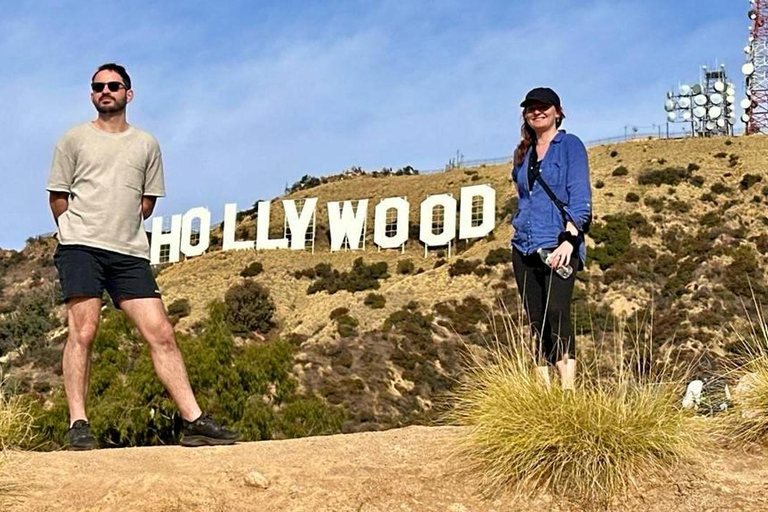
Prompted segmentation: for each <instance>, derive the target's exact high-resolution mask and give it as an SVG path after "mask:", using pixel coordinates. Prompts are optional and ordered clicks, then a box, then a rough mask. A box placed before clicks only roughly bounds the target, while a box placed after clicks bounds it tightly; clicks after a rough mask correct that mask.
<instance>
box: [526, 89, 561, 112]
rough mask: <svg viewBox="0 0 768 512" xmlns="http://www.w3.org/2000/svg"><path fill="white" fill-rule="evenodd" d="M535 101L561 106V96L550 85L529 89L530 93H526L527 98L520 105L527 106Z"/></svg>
mask: <svg viewBox="0 0 768 512" xmlns="http://www.w3.org/2000/svg"><path fill="white" fill-rule="evenodd" d="M533 103H543V104H544V105H554V106H555V107H559V106H560V96H558V95H557V93H556V92H555V91H553V90H552V89H550V88H549V87H536V88H535V89H531V90H530V91H528V94H526V95H525V99H524V100H523V102H522V103H521V104H520V106H521V107H523V108H525V107H527V106H529V105H531V104H533Z"/></svg>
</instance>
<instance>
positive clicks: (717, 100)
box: [709, 92, 723, 105]
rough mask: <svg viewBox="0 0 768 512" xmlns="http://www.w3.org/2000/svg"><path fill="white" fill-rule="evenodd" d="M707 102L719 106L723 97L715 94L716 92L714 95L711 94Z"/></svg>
mask: <svg viewBox="0 0 768 512" xmlns="http://www.w3.org/2000/svg"><path fill="white" fill-rule="evenodd" d="M709 101H711V102H712V103H714V104H715V105H720V104H721V103H722V102H723V95H722V94H720V93H717V92H716V93H713V94H712V95H711V96H710V97H709Z"/></svg>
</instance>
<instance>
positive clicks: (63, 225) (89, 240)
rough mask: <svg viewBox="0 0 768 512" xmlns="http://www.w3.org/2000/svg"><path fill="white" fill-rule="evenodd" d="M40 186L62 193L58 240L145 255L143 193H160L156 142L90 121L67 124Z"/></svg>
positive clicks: (141, 134) (136, 131) (162, 188)
mask: <svg viewBox="0 0 768 512" xmlns="http://www.w3.org/2000/svg"><path fill="white" fill-rule="evenodd" d="M46 189H47V190H49V191H53V192H68V193H69V207H68V209H67V211H65V212H64V213H63V214H62V215H61V216H60V217H59V243H61V244H63V245H74V244H79V245H86V246H89V247H96V248H99V249H105V250H108V251H114V252H118V253H121V254H127V255H130V256H137V257H139V258H144V259H149V242H148V241H147V234H146V232H145V231H144V219H143V216H142V213H141V199H142V197H143V196H157V197H162V196H164V195H165V184H164V180H163V160H162V155H161V154H160V145H159V144H158V143H157V140H155V138H154V137H153V136H152V135H150V134H149V133H147V132H145V131H143V130H140V129H138V128H135V127H133V126H131V127H129V128H128V129H127V130H126V131H124V132H121V133H107V132H105V131H102V130H99V129H98V128H96V126H94V125H93V123H86V124H82V125H79V126H76V127H74V128H72V129H71V130H70V131H69V132H67V133H66V135H64V137H62V138H61V140H59V142H58V143H57V144H56V149H55V150H54V153H53V164H52V165H51V174H50V176H49V177H48V184H47V186H46Z"/></svg>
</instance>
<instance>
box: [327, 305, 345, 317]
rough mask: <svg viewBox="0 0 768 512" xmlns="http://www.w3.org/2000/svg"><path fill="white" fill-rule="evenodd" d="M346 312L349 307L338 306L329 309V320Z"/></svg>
mask: <svg viewBox="0 0 768 512" xmlns="http://www.w3.org/2000/svg"><path fill="white" fill-rule="evenodd" d="M347 313H349V308H345V307H340V308H336V309H334V310H333V311H331V314H330V315H329V317H330V319H331V320H336V319H337V318H339V317H341V316H344V315H346V314H347Z"/></svg>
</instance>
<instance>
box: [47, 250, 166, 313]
mask: <svg viewBox="0 0 768 512" xmlns="http://www.w3.org/2000/svg"><path fill="white" fill-rule="evenodd" d="M53 262H54V263H55V264H56V269H57V270H58V271H59V280H60V281H61V291H62V294H63V295H64V302H66V301H67V300H69V299H72V298H75V297H101V296H102V295H103V294H104V290H105V289H106V290H107V292H109V296H110V297H111V298H112V302H113V303H114V305H115V307H117V308H119V307H120V301H122V300H125V299H139V298H149V297H156V298H160V290H159V289H158V287H157V283H156V282H155V277H154V276H153V275H152V269H151V268H150V266H149V261H148V260H145V259H142V258H137V257H136V256H128V255H126V254H120V253H117V252H114V251H105V250H104V249H97V248H95V247H88V246H85V245H59V246H58V247H57V248H56V254H54V256H53Z"/></svg>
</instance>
